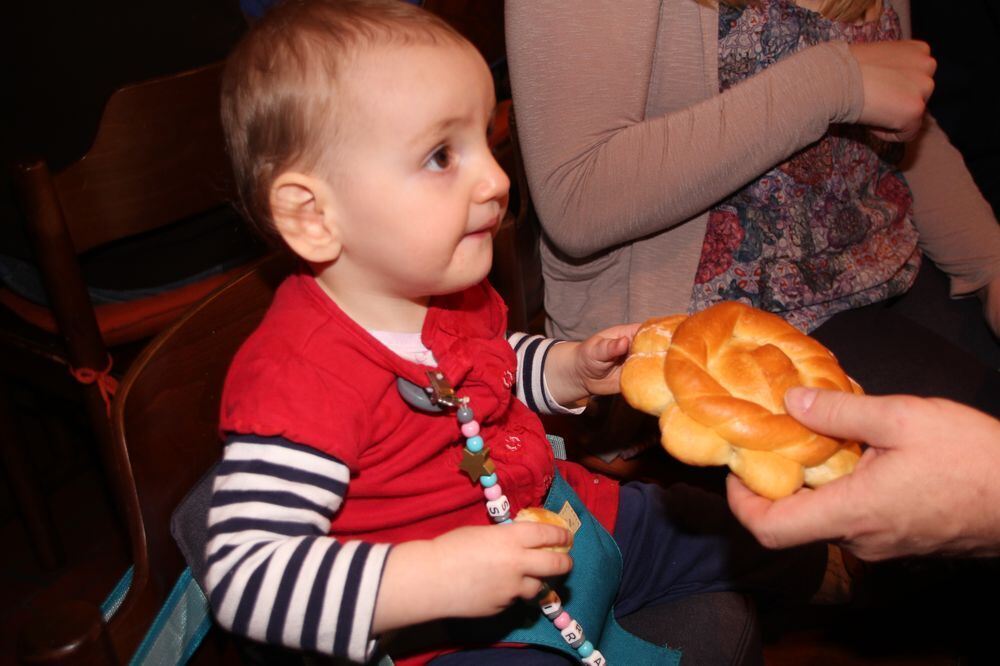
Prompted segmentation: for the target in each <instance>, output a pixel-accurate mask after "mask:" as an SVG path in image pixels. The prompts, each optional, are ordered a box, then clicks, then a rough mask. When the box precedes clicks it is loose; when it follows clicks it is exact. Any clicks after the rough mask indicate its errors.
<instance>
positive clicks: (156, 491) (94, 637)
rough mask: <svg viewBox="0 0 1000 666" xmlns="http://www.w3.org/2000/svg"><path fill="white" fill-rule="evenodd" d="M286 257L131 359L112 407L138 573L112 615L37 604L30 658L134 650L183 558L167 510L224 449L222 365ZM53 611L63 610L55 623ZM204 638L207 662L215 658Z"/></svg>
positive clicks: (115, 455) (24, 641) (120, 654)
mask: <svg viewBox="0 0 1000 666" xmlns="http://www.w3.org/2000/svg"><path fill="white" fill-rule="evenodd" d="M289 266H290V263H289V262H288V260H287V259H284V258H282V257H277V256H275V257H270V258H267V259H264V260H261V261H258V262H257V263H255V264H254V265H253V266H252V267H251V268H249V269H248V270H246V272H245V273H243V274H242V275H241V276H239V277H237V278H236V279H234V280H233V281H231V282H230V283H228V284H227V285H225V286H224V287H222V288H220V289H219V290H217V291H216V292H214V293H213V294H212V295H210V296H209V297H208V298H206V299H205V300H203V301H202V302H201V303H199V304H198V305H196V306H195V307H194V308H192V309H191V310H190V311H189V312H188V313H187V314H185V315H184V316H183V317H182V318H181V319H179V320H178V321H176V322H175V323H174V324H173V325H171V326H170V327H169V328H168V329H167V330H165V331H164V332H163V333H161V334H160V335H159V336H157V337H156V338H155V339H154V340H153V341H152V342H151V343H150V344H149V345H148V346H147V347H146V348H145V349H144V350H143V352H142V353H141V354H140V355H139V356H138V358H136V360H135V361H134V362H133V363H132V366H131V367H130V369H129V371H128V373H127V374H126V376H125V378H124V380H123V381H122V384H121V387H120V388H119V391H118V394H117V397H116V400H115V408H114V412H113V415H112V422H113V439H112V452H111V453H112V456H111V458H112V465H113V466H112V469H113V473H114V474H115V475H116V477H117V478H119V479H120V486H121V488H122V490H123V493H122V494H123V502H124V505H123V508H124V513H125V516H126V522H127V528H128V538H129V544H130V549H131V553H132V562H133V567H134V568H133V573H132V581H131V585H130V587H129V590H128V592H127V594H126V595H125V597H124V600H123V601H122V604H121V606H120V607H119V609H118V610H117V612H115V613H114V615H113V616H112V617H111V619H110V621H108V622H107V623H106V624H105V623H103V622H102V621H101V617H100V613H99V612H97V609H96V608H94V607H92V606H87V605H86V604H82V603H79V602H67V603H62V604H58V605H53V606H50V607H48V608H44V609H40V610H39V611H38V614H37V616H36V620H35V621H33V622H31V623H30V624H29V625H28V626H26V627H25V628H24V630H23V631H22V633H21V637H20V638H21V641H20V643H21V644H20V655H19V656H20V658H21V659H22V660H23V661H25V662H29V663H45V664H50V663H52V664H54V663H59V664H78V663H79V664H82V663H125V662H127V661H128V660H129V659H130V658H131V657H132V655H133V653H134V652H135V650H136V647H137V646H138V645H139V643H140V641H141V640H142V638H143V635H144V633H145V632H146V630H147V628H148V627H149V626H150V624H151V623H152V621H153V618H154V617H155V615H156V613H157V611H158V609H159V608H160V606H161V605H162V604H163V603H164V601H165V600H166V598H167V595H168V594H169V593H170V591H171V588H172V586H173V585H174V582H175V581H176V580H177V578H178V575H179V574H180V573H181V572H182V571H183V570H184V568H185V566H186V565H185V563H184V560H183V557H182V556H181V553H180V551H179V549H178V547H177V546H176V544H175V543H174V541H173V539H172V537H171V534H170V516H171V513H172V512H173V511H174V509H175V507H176V506H177V505H178V504H179V503H180V501H181V500H182V499H183V498H184V496H185V494H186V493H187V492H188V491H189V490H190V489H191V488H192V487H193V486H194V485H195V483H196V482H197V481H198V479H199V478H200V477H201V476H202V475H203V474H204V472H205V471H206V470H207V469H208V468H209V467H210V466H211V465H212V464H213V463H214V462H215V461H216V460H218V459H219V458H220V457H221V452H222V443H221V441H220V439H219V437H218V430H217V424H218V412H219V403H220V399H221V390H222V383H223V379H224V378H225V373H226V370H227V368H228V366H229V362H230V360H231V359H232V357H233V355H234V354H235V353H236V350H237V348H238V347H239V345H240V344H242V342H243V340H244V339H246V337H247V336H248V335H249V334H250V333H251V332H252V331H253V329H254V328H256V326H257V325H258V324H259V323H260V320H261V318H262V317H263V314H264V312H265V310H266V308H267V306H268V304H269V303H270V301H271V297H272V295H273V293H274V289H275V288H276V287H277V285H278V283H279V282H280V281H281V279H282V278H283V277H284V275H285V274H287V272H288V270H289ZM53 618H59V621H58V622H53V621H52V619H53ZM217 648H218V646H217V644H216V643H213V642H212V641H208V642H207V644H206V646H205V647H204V648H203V649H202V651H200V652H199V655H198V656H199V660H201V661H202V663H217V662H218V660H219V659H220V658H221V657H220V652H219V650H218V649H217Z"/></svg>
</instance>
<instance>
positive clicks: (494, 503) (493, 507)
mask: <svg viewBox="0 0 1000 666" xmlns="http://www.w3.org/2000/svg"><path fill="white" fill-rule="evenodd" d="M486 511H487V512H488V513H489V514H490V515H491V516H502V515H503V514H505V513H508V512H509V511H510V502H508V501H507V496H506V495H501V496H500V497H498V498H496V499H495V500H490V501H489V502H487V503H486Z"/></svg>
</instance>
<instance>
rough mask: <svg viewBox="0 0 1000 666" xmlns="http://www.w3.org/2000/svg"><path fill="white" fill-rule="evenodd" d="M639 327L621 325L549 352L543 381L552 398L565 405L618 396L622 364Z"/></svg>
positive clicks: (553, 348) (636, 325)
mask: <svg viewBox="0 0 1000 666" xmlns="http://www.w3.org/2000/svg"><path fill="white" fill-rule="evenodd" d="M638 329H639V324H621V325H619V326H612V327H611V328H606V329H604V330H603V331H600V332H599V333H595V334H594V335H592V336H590V337H589V338H587V339H586V340H584V341H583V342H565V343H562V344H558V345H555V346H554V347H552V349H551V351H549V358H548V361H547V362H546V371H545V379H546V381H547V383H548V387H549V391H550V392H551V393H552V397H553V398H555V400H556V401H557V402H558V403H559V404H561V405H568V404H570V403H573V402H575V401H577V400H580V399H582V398H586V397H588V396H592V395H610V394H612V393H618V392H619V391H620V390H621V389H620V387H619V383H618V381H619V377H620V376H621V369H622V363H624V361H625V356H626V354H628V348H629V345H630V344H632V338H633V337H635V332H636V331H637V330H638Z"/></svg>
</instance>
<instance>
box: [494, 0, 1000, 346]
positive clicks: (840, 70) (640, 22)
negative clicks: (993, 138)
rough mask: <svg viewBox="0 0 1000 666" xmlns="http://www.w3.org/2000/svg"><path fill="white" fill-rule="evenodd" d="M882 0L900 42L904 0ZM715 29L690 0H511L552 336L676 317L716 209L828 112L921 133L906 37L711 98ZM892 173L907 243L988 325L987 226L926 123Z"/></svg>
mask: <svg viewBox="0 0 1000 666" xmlns="http://www.w3.org/2000/svg"><path fill="white" fill-rule="evenodd" d="M892 4H893V6H894V8H895V9H896V11H897V12H898V13H899V14H900V17H901V19H902V25H903V31H904V37H905V36H908V34H909V21H908V17H909V6H908V3H907V2H906V1H905V0H902V1H896V0H893V3H892ZM718 31H719V15H718V9H717V7H716V6H715V5H714V3H708V2H697V1H696V0H662V1H659V2H658V1H655V0H619V1H617V2H614V3H601V2H594V1H579V2H571V3H567V2H560V1H558V0H531V1H530V2H528V1H527V0H516V1H511V2H508V3H507V49H508V56H509V60H510V68H511V80H512V84H513V90H514V101H515V104H516V107H517V113H518V128H519V132H520V136H521V141H522V144H523V150H524V157H525V162H526V166H527V172H528V178H529V182H530V185H531V194H532V198H533V199H534V201H535V203H536V206H537V208H538V211H539V216H540V218H541V221H542V226H543V230H544V232H545V236H546V242H544V243H543V246H542V260H543V272H544V277H545V284H546V287H545V288H546V299H545V301H546V310H547V313H548V315H549V317H550V322H549V323H550V329H551V331H550V332H551V333H553V334H555V335H559V336H565V337H569V338H579V337H581V336H586V335H588V334H590V333H592V332H594V331H595V330H598V329H599V328H602V327H604V326H607V325H608V324H609V323H610V322H615V323H618V322H622V321H638V320H642V319H645V318H647V317H650V316H655V315H663V314H667V313H672V312H683V311H687V310H689V308H690V307H691V294H692V286H693V284H694V278H695V272H696V269H697V267H698V262H699V258H700V256H701V252H702V245H703V241H704V239H705V228H706V220H707V218H708V212H707V211H708V210H709V209H710V208H711V207H712V206H713V205H714V204H716V203H717V202H719V201H721V200H723V199H725V198H726V197H727V196H729V195H730V194H732V193H733V192H734V191H736V190H738V189H739V188H741V187H742V186H743V185H744V184H746V183H747V182H749V181H751V180H753V179H755V178H756V177H758V176H759V175H761V174H762V173H764V172H765V171H767V170H768V169H770V168H771V167H773V166H774V165H776V164H778V163H779V162H782V161H783V160H785V159H786V158H788V157H789V156H790V155H792V154H793V153H795V152H796V151H798V150H800V149H802V148H803V147H805V146H807V145H809V144H811V143H813V142H814V141H816V140H817V139H819V138H820V137H822V136H823V135H824V133H826V132H827V129H828V127H829V125H830V124H831V123H840V122H847V123H861V124H867V125H873V126H878V127H883V128H886V127H888V128H892V129H897V130H902V134H903V135H904V136H905V135H912V134H914V133H915V132H914V129H915V127H918V126H919V120H918V119H919V117H920V113H921V112H922V111H923V102H924V101H925V100H926V96H927V95H929V93H930V89H931V87H932V84H931V81H930V75H931V73H932V72H933V60H932V59H930V57H929V56H928V55H927V52H926V47H925V46H924V45H922V44H920V43H917V42H896V43H881V44H869V45H860V46H851V47H848V46H847V45H846V44H845V43H843V42H829V43H823V44H819V45H816V46H812V47H809V48H807V49H805V50H802V51H799V52H798V53H795V54H794V55H791V56H789V57H787V58H785V59H783V60H782V61H781V62H779V63H776V64H775V65H773V66H771V67H769V68H768V69H766V70H765V71H763V72H761V73H759V74H757V75H755V76H753V77H751V78H750V79H748V80H746V81H744V82H743V83H740V84H738V85H736V86H734V87H732V88H730V89H728V90H727V91H726V92H724V93H721V94H720V93H719V78H718V52H719V37H718ZM903 169H904V173H905V176H906V179H907V181H908V183H909V185H910V187H911V189H912V190H913V195H914V201H913V209H912V220H913V223H914V224H915V225H916V227H917V229H918V231H919V235H920V245H921V248H922V249H923V251H924V252H925V254H926V255H927V256H929V257H930V258H931V259H932V260H933V261H934V262H935V263H937V264H938V265H939V266H940V267H941V268H942V269H944V270H945V271H946V272H947V273H948V274H949V276H950V278H951V292H952V294H953V295H962V294H970V293H973V292H977V291H980V292H981V293H982V295H983V296H984V297H985V298H986V299H988V301H989V303H988V315H989V316H991V319H992V323H993V328H994V330H998V329H1000V286H998V284H1000V229H998V227H997V224H996V221H995V219H994V218H993V215H992V212H991V210H990V208H989V206H988V204H987V203H986V202H985V201H984V200H983V198H982V196H981V195H980V194H979V191H978V190H977V189H976V187H975V185H974V184H973V182H972V180H971V178H970V177H969V175H968V172H967V171H966V170H965V168H964V165H963V163H962V161H961V157H960V156H959V155H958V153H957V151H955V150H954V148H952V146H951V145H950V144H949V143H948V141H947V138H946V137H945V136H944V135H943V133H942V132H941V131H940V129H939V128H938V127H937V125H936V124H935V123H934V122H933V120H931V119H929V118H927V119H926V122H925V123H924V127H923V131H922V132H921V135H920V137H919V140H918V141H916V142H915V143H914V144H912V146H911V150H910V151H909V154H908V155H907V160H906V162H905V163H904V165H903Z"/></svg>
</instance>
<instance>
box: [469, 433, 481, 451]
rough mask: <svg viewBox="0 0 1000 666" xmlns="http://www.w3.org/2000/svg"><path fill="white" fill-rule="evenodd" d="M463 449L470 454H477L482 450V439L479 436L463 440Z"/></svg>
mask: <svg viewBox="0 0 1000 666" xmlns="http://www.w3.org/2000/svg"><path fill="white" fill-rule="evenodd" d="M465 448H467V449H469V451H471V452H472V453H479V452H480V451H482V450H483V438H482V437H480V436H479V435H475V436H473V437H470V438H469V439H467V440H465Z"/></svg>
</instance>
